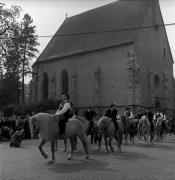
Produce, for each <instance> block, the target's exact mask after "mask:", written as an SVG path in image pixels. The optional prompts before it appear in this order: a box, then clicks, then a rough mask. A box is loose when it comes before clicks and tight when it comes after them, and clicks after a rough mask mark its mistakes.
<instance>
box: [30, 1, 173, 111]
mask: <svg viewBox="0 0 175 180" xmlns="http://www.w3.org/2000/svg"><path fill="white" fill-rule="evenodd" d="M33 74H34V76H33V80H32V99H33V101H34V102H35V101H42V100H47V99H60V97H61V94H62V93H63V92H64V93H68V94H69V95H70V97H71V101H72V102H73V103H74V105H75V106H76V107H77V108H80V109H81V108H86V107H88V106H92V107H99V108H100V107H101V108H102V107H107V106H109V104H110V103H111V102H115V103H116V104H117V106H121V107H125V106H131V107H135V106H144V107H160V108H163V109H167V108H173V107H174V105H173V97H174V96H173V84H174V78H173V58H172V54H171V50H170V46H169V42H168V38H167V34H166V30H165V26H164V22H163V18H162V14H161V10H160V6H159V1H158V0H137V1H128V0H119V1H115V2H113V3H110V4H107V5H105V6H102V7H99V8H95V9H92V10H90V11H87V12H84V13H81V14H78V15H75V16H72V17H69V18H66V19H65V21H64V22H63V24H62V25H61V27H60V28H59V29H58V31H57V32H56V33H55V35H54V36H53V38H52V39H51V41H50V42H49V43H48V45H47V46H46V48H45V49H44V51H43V52H42V53H41V55H40V56H39V57H38V59H37V60H36V62H35V63H34V65H33Z"/></svg>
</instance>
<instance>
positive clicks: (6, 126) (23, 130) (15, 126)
mask: <svg viewBox="0 0 175 180" xmlns="http://www.w3.org/2000/svg"><path fill="white" fill-rule="evenodd" d="M29 118H30V116H29V115H28V114H27V115H18V116H15V115H13V116H10V117H5V116H4V114H3V113H2V112H1V113H0V140H11V139H13V138H12V137H13V135H14V136H16V135H17V136H18V135H19V136H21V138H23V139H31V133H30V122H29ZM15 133H16V134H15ZM12 141H13V140H12ZM12 144H13V143H12Z"/></svg>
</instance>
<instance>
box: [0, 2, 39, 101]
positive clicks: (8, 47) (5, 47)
mask: <svg viewBox="0 0 175 180" xmlns="http://www.w3.org/2000/svg"><path fill="white" fill-rule="evenodd" d="M1 10H3V11H2V12H1V14H2V15H1V16H0V21H2V22H3V23H4V24H3V25H1V30H0V52H1V53H0V60H1V63H0V64H1V66H3V68H4V78H5V79H6V80H8V81H9V78H7V77H9V76H11V75H12V76H13V77H14V79H13V80H14V82H15V83H16V82H17V89H18V90H17V92H18V93H17V96H18V95H19V85H20V82H19V80H22V103H23V104H24V103H25V100H24V77H25V76H26V75H27V74H29V73H31V70H30V62H31V59H32V58H34V57H35V55H36V53H37V52H38V50H37V48H36V47H37V45H39V43H38V42H37V36H36V35H35V26H32V23H33V20H32V18H31V16H30V15H28V14H25V15H24V17H23V19H22V20H20V19H19V17H20V8H19V7H16V6H12V8H10V9H5V8H4V5H2V7H1ZM9 82H10V81H9ZM7 84H8V83H7ZM6 87H7V86H6Z"/></svg>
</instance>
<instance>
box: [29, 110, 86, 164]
mask: <svg viewBox="0 0 175 180" xmlns="http://www.w3.org/2000/svg"><path fill="white" fill-rule="evenodd" d="M36 132H38V133H39V134H40V135H41V137H42V140H41V143H40V145H39V150H40V153H41V155H42V156H43V157H44V158H45V159H47V158H48V155H47V154H46V153H45V152H44V151H43V149H42V146H43V145H44V144H45V143H46V142H47V141H50V142H51V152H52V157H51V160H50V161H49V163H53V162H54V161H55V153H54V151H55V142H56V140H57V139H59V123H58V121H56V120H55V118H53V115H51V114H48V113H38V114H36V115H34V116H32V117H31V133H32V134H35V133H36ZM74 136H77V137H79V138H80V140H81V142H82V144H83V147H84V150H85V154H86V156H85V157H86V159H89V144H88V141H87V137H86V128H85V126H84V125H83V123H82V122H81V121H79V120H77V119H74V118H70V119H69V120H68V122H67V123H66V128H65V136H64V139H68V138H72V137H74ZM71 147H72V146H71ZM72 153H73V149H72V150H71V153H70V154H69V155H68V159H69V160H70V159H71V157H72Z"/></svg>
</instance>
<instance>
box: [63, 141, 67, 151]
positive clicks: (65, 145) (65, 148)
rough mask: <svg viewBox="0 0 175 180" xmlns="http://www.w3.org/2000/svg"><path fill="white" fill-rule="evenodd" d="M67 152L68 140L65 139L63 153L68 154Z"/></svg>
mask: <svg viewBox="0 0 175 180" xmlns="http://www.w3.org/2000/svg"><path fill="white" fill-rule="evenodd" d="M66 151H67V140H66V139H64V149H63V152H66Z"/></svg>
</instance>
